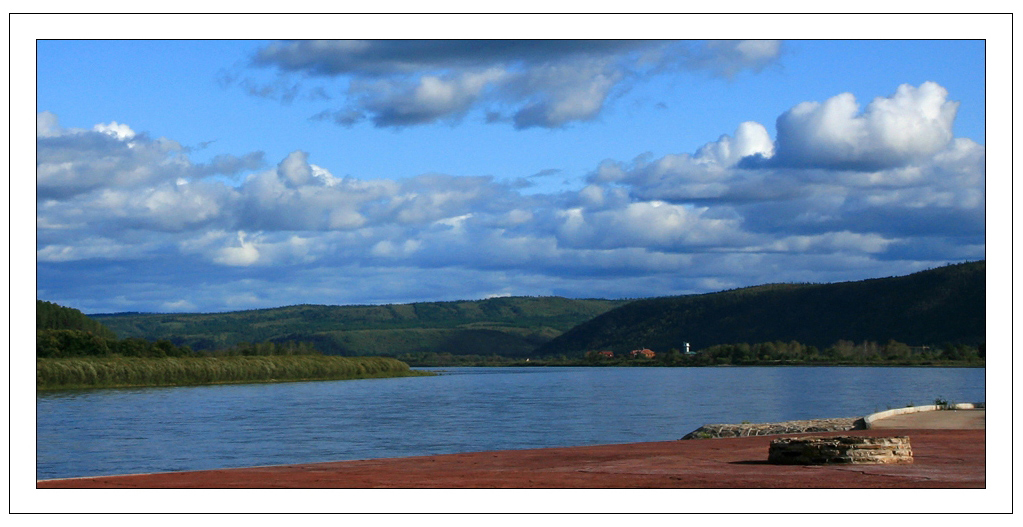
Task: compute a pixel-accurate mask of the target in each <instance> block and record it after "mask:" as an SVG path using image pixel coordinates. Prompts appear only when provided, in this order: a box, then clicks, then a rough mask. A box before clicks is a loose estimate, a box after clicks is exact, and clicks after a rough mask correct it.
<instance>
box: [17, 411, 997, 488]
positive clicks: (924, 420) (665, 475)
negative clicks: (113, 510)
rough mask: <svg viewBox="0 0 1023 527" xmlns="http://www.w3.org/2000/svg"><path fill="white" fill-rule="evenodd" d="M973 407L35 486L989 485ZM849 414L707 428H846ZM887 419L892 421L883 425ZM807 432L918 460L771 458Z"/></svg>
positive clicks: (981, 428) (979, 416)
mask: <svg viewBox="0 0 1023 527" xmlns="http://www.w3.org/2000/svg"><path fill="white" fill-rule="evenodd" d="M978 404H979V403H978ZM970 406H971V408H966V409H963V410H957V411H926V410H924V411H917V412H903V413H901V414H899V415H896V416H895V417H887V416H885V417H881V418H880V419H873V420H869V421H868V418H870V417H871V416H867V418H860V419H855V421H857V422H864V421H867V422H868V426H869V423H873V426H869V428H866V429H852V430H835V431H824V432H817V431H810V430H809V429H807V430H806V431H804V432H797V433H785V434H770V435H746V436H741V437H720V438H712V439H690V440H682V439H680V440H676V441H661V442H649V443H626V444H611V445H595V446H580V447H561V448H542V449H524V450H501V451H485V452H466V453H459V454H444V455H433V456H414V457H401V458H381V459H367V460H356V461H334V462H320V463H301V464H290V465H274V466H260V467H244V468H227V469H212V470H196V471H182V472H164V473H152V474H125V475H113V476H86V477H76V478H64V479H48V480H37V482H36V488H39V489H48V488H152V489H156V488H249V489H256V488H392V489H413V488H434V489H444V488H986V450H985V448H986V430H985V428H986V427H985V425H984V416H985V411H984V410H982V409H980V408H977V409H974V408H973V405H970ZM881 413H883V412H881ZM873 415H878V414H872V416H873ZM850 419H851V418H840V419H817V420H807V421H789V422H786V423H759V424H757V425H752V424H747V425H705V426H746V427H753V426H761V427H771V426H774V425H780V424H786V425H791V424H792V423H802V424H809V425H811V426H812V425H815V424H816V425H828V424H830V425H834V426H842V425H843V423H848V422H849V420H850ZM885 419H891V420H892V424H893V425H894V426H890V427H886V426H884V421H885ZM807 433H810V434H812V435H813V436H814V437H836V436H843V435H848V436H859V437H886V436H892V435H899V436H909V437H910V438H911V442H912V450H913V454H914V461H913V463H910V464H897V465H855V466H849V465H813V466H795V465H787V466H786V465H775V464H770V463H768V462H767V453H768V449H769V446H770V444H771V442H772V441H773V440H775V439H779V438H783V437H798V436H804V437H805V436H806V434H807Z"/></svg>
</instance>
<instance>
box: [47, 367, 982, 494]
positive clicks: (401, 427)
mask: <svg viewBox="0 0 1023 527" xmlns="http://www.w3.org/2000/svg"><path fill="white" fill-rule="evenodd" d="M443 371H444V374H443V375H439V376H436V377H404V378H394V379H365V380H356V381H350V380H349V381H325V382H323V381H321V382H301V383H281V384H248V385H220V386H196V387H174V388H143V389H108V390H89V391H61V392H43V393H40V394H39V395H38V396H37V398H36V410H37V448H38V452H37V477H38V478H39V479H50V478H63V477H77V476H93V475H109V474H128V473H144V472H166V471H177V470H196V469H208V468H226V467H243V466H257V465H276V464H288V463H307V462H316V461H338V460H352V459H371V458H381V457H403V456H417V455H433V454H447V453H455V452H470V451H486V450H505V449H523V448H543V447H557V446H579V445H594V444H611V443H631V442H643V441H670V440H675V439H678V438H680V437H682V436H683V435H685V434H686V433H688V432H691V431H693V430H694V429H696V428H698V427H700V426H701V425H704V424H708V423H740V422H742V421H750V422H774V421H787V420H793V419H812V418H822V417H858V416H863V415H866V414H869V413H872V412H875V411H880V410H885V409H887V408H889V407H891V408H894V407H901V406H906V405H907V404H916V405H921V404H931V403H933V401H934V399H935V398H937V397H942V398H944V399H947V400H950V401H954V402H983V401H984V400H985V398H984V393H985V392H984V389H985V384H984V379H985V377H984V370H983V369H980V368H868V367H731V368H729V367H721V368H582V367H579V368H445V369H443Z"/></svg>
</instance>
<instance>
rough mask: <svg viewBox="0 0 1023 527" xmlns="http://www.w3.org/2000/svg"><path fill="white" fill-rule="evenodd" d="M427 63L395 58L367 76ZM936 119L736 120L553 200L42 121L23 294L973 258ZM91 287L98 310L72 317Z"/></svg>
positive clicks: (71, 297)
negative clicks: (34, 288)
mask: <svg viewBox="0 0 1023 527" xmlns="http://www.w3.org/2000/svg"><path fill="white" fill-rule="evenodd" d="M348 45H354V44H348ZM309 46H312V44H309ZM365 49H366V50H369V51H373V50H376V52H377V53H385V52H386V51H387V50H378V49H377V48H376V47H375V46H374V45H369V47H367V48H365ZM288 50H290V51H288ZM328 51H331V53H330V54H328V56H330V57H334V53H333V52H334V51H336V49H334V48H330V50H328ZM369 51H365V52H366V53H368V52H369ZM514 51H515V52H516V53H517V55H516V56H523V55H524V54H525V51H523V50H521V49H520V50H514ZM449 52H450V51H449V50H447V49H446V48H444V47H443V46H440V45H438V47H437V49H435V50H433V53H434V54H435V55H436V56H443V54H444V53H449ZM289 53H290V55H288V54H289ZM323 53H326V51H323ZM487 53H490V54H491V56H497V55H499V54H500V53H512V50H507V49H504V48H501V47H500V46H495V47H494V49H492V50H488V51H487ZM563 53H564V54H565V56H574V54H581V55H585V56H589V55H590V54H592V53H591V50H588V49H587V50H579V49H576V48H574V47H573V46H572V45H570V44H567V43H566V44H565V45H564V50H563ZM268 57H273V59H274V60H277V61H281V63H282V64H288V66H287V67H289V68H294V69H298V70H303V71H305V70H308V71H310V72H315V73H316V74H319V75H333V74H336V73H337V72H344V71H349V70H351V69H357V68H359V67H360V63H359V61H357V60H355V59H351V60H348V61H343V60H337V61H335V62H330V61H327V60H320V59H317V56H316V55H315V54H314V53H312V52H311V51H309V50H307V49H305V48H293V47H283V48H281V49H278V50H274V51H273V53H270V52H268ZM285 57H291V58H290V59H289V61H288V62H284V58H285ZM313 59H317V60H313ZM267 60H270V59H269V58H268V59H267ZM366 60H368V59H366ZM429 60H431V59H430V58H429V57H421V58H420V59H419V61H418V62H416V61H413V60H412V59H411V58H407V57H406V58H402V57H401V56H398V55H397V54H395V55H394V56H393V57H392V59H391V61H390V62H387V61H382V62H381V63H380V64H383V65H378V70H379V71H377V72H376V73H377V74H380V75H383V74H388V73H389V72H391V71H398V70H409V71H418V70H417V69H416V68H421V67H422V64H425V63H428V62H429ZM432 60H440V59H432ZM464 60H465V61H466V64H467V65H470V66H472V65H478V64H483V63H489V62H488V61H487V60H486V54H484V56H483V57H477V58H474V59H470V58H468V57H466V58H465V59H464ZM309 61H312V62H309ZM474 61H475V62H474ZM536 62H537V63H540V62H541V61H540V59H539V58H538V59H536ZM544 64H546V63H544ZM282 67H283V66H282ZM470 91H471V90H470ZM955 110H956V103H955V102H953V101H950V100H949V99H948V94H947V93H946V92H945V90H944V89H943V88H942V87H941V86H938V85H936V84H934V83H924V84H922V85H920V86H916V87H914V86H908V85H904V86H900V87H898V89H897V90H896V91H895V93H894V94H892V95H890V96H887V97H879V98H876V99H874V100H873V101H872V102H870V103H869V104H868V105H867V106H866V107H865V108H864V109H863V110H862V111H861V110H860V109H859V106H858V105H857V103H856V101H855V100H854V99H853V98H852V97H851V96H850V95H848V94H840V95H836V96H835V97H832V98H831V99H828V100H826V101H824V102H820V103H819V102H805V103H801V104H798V105H796V106H795V107H793V108H792V109H790V110H789V111H787V112H785V113H783V114H782V115H781V116H779V117H778V121H777V123H776V128H777V137H776V139H774V140H772V139H771V137H770V134H769V132H768V129H767V128H766V127H765V126H764V125H762V124H759V123H756V122H744V123H740V124H738V125H737V127H736V129H735V131H734V132H732V133H731V134H726V135H722V136H721V137H719V138H718V139H717V140H714V141H710V142H708V143H706V144H705V145H704V146H702V147H700V148H698V149H697V150H696V151H695V152H691V153H679V154H672V155H666V156H663V157H660V158H657V159H650V158H648V157H644V156H640V157H637V158H636V159H633V160H605V161H603V162H600V163H599V164H596V165H595V166H594V167H593V170H592V172H591V173H590V174H589V176H588V179H587V181H586V185H585V186H583V187H582V188H579V189H577V190H573V191H569V192H561V193H556V194H543V193H525V192H523V189H522V187H521V185H520V184H516V183H509V182H503V181H498V180H495V179H494V178H491V177H466V176H458V175H449V174H421V175H417V176H414V177H410V178H407V179H403V180H389V179H358V178H353V177H337V176H335V175H334V172H335V171H338V172H341V171H343V170H344V167H330V168H327V167H321V166H318V165H316V164H314V161H315V153H312V152H305V151H294V152H292V153H291V154H289V155H288V156H287V157H285V158H284V159H281V160H277V161H276V164H275V165H267V163H265V162H264V160H263V156H262V154H261V153H259V152H254V153H247V154H241V155H238V156H232V155H222V156H219V157H217V158H214V160H213V161H212V162H210V163H207V164H199V163H193V162H192V161H190V159H189V156H188V152H187V151H186V150H185V149H183V148H182V147H181V146H180V145H179V144H178V143H177V142H175V141H173V140H172V139H167V138H152V137H149V136H148V135H146V134H143V133H136V132H135V131H133V130H132V129H131V128H130V126H129V125H126V124H123V123H106V124H98V125H96V126H95V127H94V128H92V129H89V130H69V129H64V128H61V127H60V124H59V121H58V118H57V116H55V115H53V114H51V113H48V112H42V113H40V114H39V115H38V124H39V126H38V132H37V135H38V137H37V144H38V167H37V189H38V197H37V205H38V216H37V221H38V228H37V233H38V245H37V254H36V256H37V259H38V270H39V274H40V284H41V285H40V289H39V295H40V297H41V298H47V299H51V300H54V301H66V302H68V303H70V304H72V305H76V306H81V307H82V308H83V309H86V310H87V311H92V312H96V311H118V310H127V309H131V310H153V311H166V310H178V309H186V310H205V311H217V310H227V309H243V308H255V307H269V306H276V305H287V304H295V303H331V304H340V303H381V302H405V301H413V300H438V299H458V298H483V297H486V296H490V295H502V294H516V295H522V294H529V295H535V294H541V295H546V294H556V295H565V296H572V297H598V296H602V297H620V296H636V295H637V294H640V295H642V296H656V295H667V294H681V293H693V292H705V291H708V290H719V289H723V288H729V287H738V286H743V285H752V284H757V283H767V282H779V281H833V280H839V279H849V277H850V276H877V275H878V273H881V272H882V270H884V271H885V273H884V274H902V273H908V272H912V271H916V270H919V269H922V268H925V267H929V266H933V265H940V264H942V263H945V262H948V261H957V260H967V259H979V258H983V256H984V243H985V242H984V233H985V231H984V177H985V176H984V157H985V154H984V147H983V146H982V145H979V144H977V143H975V142H973V141H971V140H969V139H965V138H954V137H952V135H951V133H950V130H951V125H952V121H953V120H954V118H955ZM529 178H530V175H528V174H523V175H522V179H521V180H520V181H528V179H529ZM126 277H130V278H131V279H130V280H126V279H125V278H126ZM95 289H103V290H106V291H107V293H106V294H104V295H97V296H96V298H103V297H106V298H110V299H111V300H110V301H108V302H106V303H104V304H95V302H96V301H93V300H89V298H90V294H91V292H94V290H95Z"/></svg>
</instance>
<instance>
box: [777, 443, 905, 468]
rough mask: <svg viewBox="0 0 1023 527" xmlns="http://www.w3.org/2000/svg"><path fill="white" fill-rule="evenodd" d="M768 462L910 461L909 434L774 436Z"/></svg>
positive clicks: (860, 462) (841, 462)
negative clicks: (777, 437)
mask: <svg viewBox="0 0 1023 527" xmlns="http://www.w3.org/2000/svg"><path fill="white" fill-rule="evenodd" d="M767 462H768V463H775V464H779V465H824V464H887V463H912V462H913V450H912V449H911V448H910V444H909V438H908V437H906V436H896V437H849V436H839V437H787V438H783V439H775V440H774V441H772V442H771V448H770V450H768V454H767Z"/></svg>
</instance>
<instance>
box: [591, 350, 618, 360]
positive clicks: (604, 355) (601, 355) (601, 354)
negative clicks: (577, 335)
mask: <svg viewBox="0 0 1023 527" xmlns="http://www.w3.org/2000/svg"><path fill="white" fill-rule="evenodd" d="M586 356H587V357H593V358H597V359H613V358H615V354H614V352H613V351H587V352H586Z"/></svg>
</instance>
